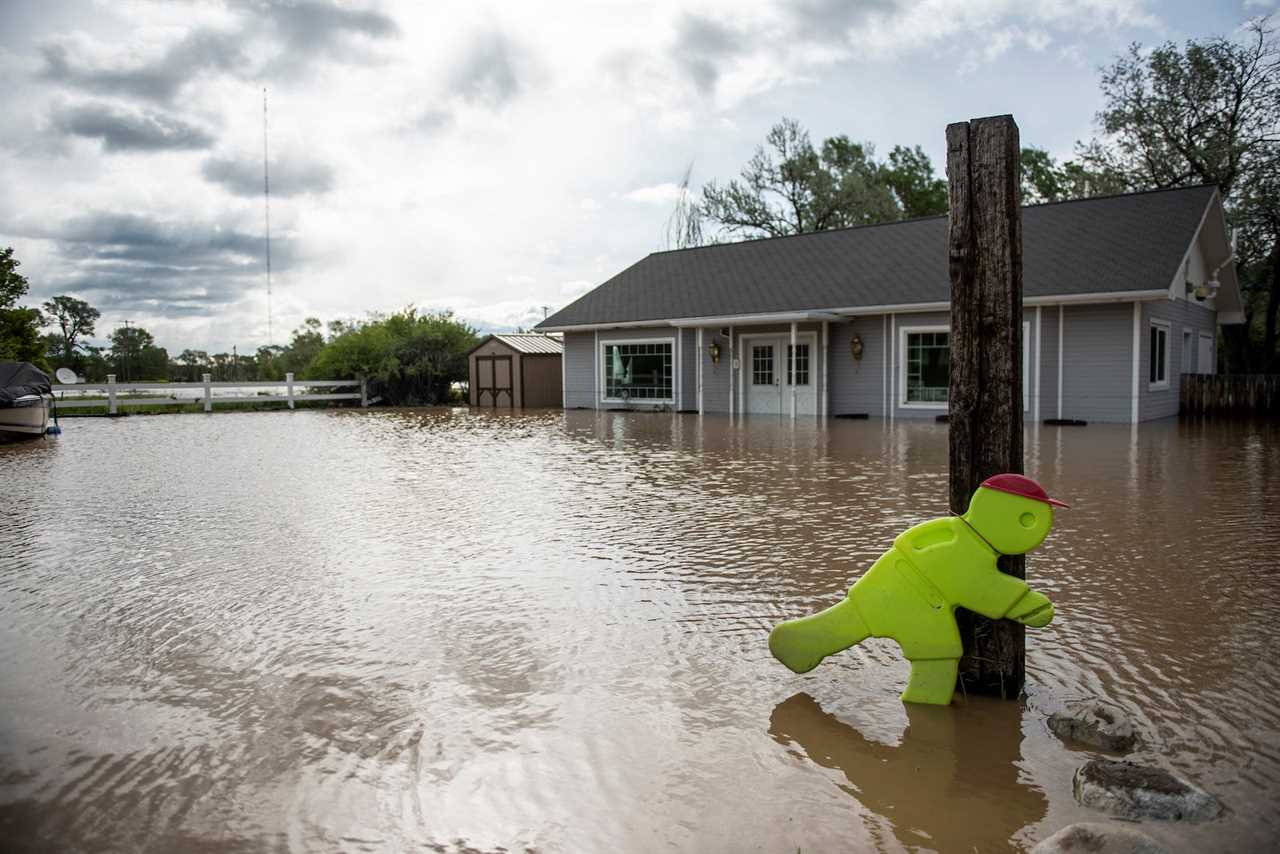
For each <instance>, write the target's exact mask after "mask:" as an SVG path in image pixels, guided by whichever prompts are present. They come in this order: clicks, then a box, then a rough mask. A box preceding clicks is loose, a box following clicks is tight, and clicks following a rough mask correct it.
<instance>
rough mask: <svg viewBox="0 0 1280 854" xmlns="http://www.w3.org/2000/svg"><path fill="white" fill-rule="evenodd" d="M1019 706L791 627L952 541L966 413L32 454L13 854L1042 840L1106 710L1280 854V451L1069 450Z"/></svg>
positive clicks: (17, 507) (14, 722)
mask: <svg viewBox="0 0 1280 854" xmlns="http://www.w3.org/2000/svg"><path fill="white" fill-rule="evenodd" d="M1027 457H1028V465H1027V470H1028V473H1029V474H1032V475H1033V476H1036V477H1037V478H1039V479H1040V480H1041V481H1042V482H1043V483H1044V485H1045V486H1046V487H1047V488H1048V489H1049V490H1050V492H1051V493H1052V494H1054V495H1057V496H1059V497H1062V498H1064V499H1066V500H1067V501H1070V502H1071V503H1072V504H1073V505H1074V506H1073V509H1071V510H1066V511H1060V512H1059V513H1058V515H1057V527H1056V529H1055V531H1054V533H1053V534H1051V536H1050V539H1049V540H1048V541H1047V542H1046V543H1045V545H1044V546H1043V547H1042V548H1041V549H1040V550H1039V551H1037V552H1036V553H1034V554H1033V555H1032V557H1031V559H1030V560H1029V562H1028V577H1029V579H1030V580H1031V582H1032V584H1033V585H1034V586H1036V587H1038V588H1039V589H1041V590H1043V591H1044V592H1046V593H1047V594H1048V595H1049V596H1050V597H1051V598H1052V599H1053V601H1054V603H1055V605H1056V607H1057V618H1056V619H1055V621H1054V622H1053V623H1052V624H1051V625H1050V626H1049V627H1047V628H1045V629H1041V630H1028V645H1029V651H1028V689H1027V690H1028V698H1027V700H1026V702H1025V703H1015V702H1000V701H993V700H982V699H970V700H969V701H968V702H957V704H955V705H954V706H952V707H950V708H941V709H939V708H915V707H912V708H906V707H904V706H903V704H902V703H901V702H900V701H899V700H898V696H897V695H898V693H899V692H900V691H901V690H902V688H903V686H904V684H905V680H906V673H907V669H906V665H905V663H904V662H902V661H901V660H900V659H899V658H898V656H897V654H896V647H895V646H894V645H893V644H892V643H890V642H885V641H873V642H870V643H868V644H865V645H863V646H862V647H859V648H856V649H854V650H850V651H848V652H845V653H842V654H840V655H839V656H836V657H835V658H833V659H829V660H828V661H827V662H826V663H824V664H823V665H822V666H821V667H819V668H818V669H817V670H815V671H813V672H812V673H810V674H807V675H804V676H796V675H794V674H792V673H790V672H789V671H787V670H786V669H785V668H783V667H782V666H781V665H780V664H777V663H776V662H774V661H773V659H772V658H771V657H770V656H769V653H768V650H767V647H766V635H767V632H768V630H769V628H770V626H771V625H773V624H774V623H775V622H777V621H779V620H782V619H784V618H788V617H794V616H799V615H802V614H806V613H809V612H811V611H813V610H815V609H818V608H821V607H824V606H826V605H828V604H832V603H834V602H835V601H837V600H838V598H839V597H840V596H842V595H843V591H844V590H845V589H847V587H848V586H849V584H850V583H851V581H852V580H853V579H854V578H856V577H857V576H858V574H859V573H861V572H862V571H863V570H865V569H866V567H868V566H869V565H870V564H871V562H872V561H873V560H874V559H875V557H876V556H877V555H878V554H879V553H880V552H881V550H882V549H884V548H885V547H886V545H887V544H888V543H889V542H890V540H891V539H892V537H893V536H894V535H895V534H896V533H898V532H899V531H900V530H902V529H903V528H905V527H906V526H908V525H910V524H912V523H914V522H917V521H920V520H923V519H926V518H929V517H931V516H936V515H940V514H943V513H944V512H945V509H946V507H945V503H946V498H945V496H946V483H945V478H946V471H945V470H946V433H945V427H942V426H939V425H936V424H933V423H923V424H915V423H910V424H908V423H903V422H898V423H896V424H893V425H885V424H883V423H880V422H876V421H870V422H855V421H831V422H827V423H826V424H822V425H815V424H814V423H812V422H808V421H801V422H799V423H798V424H797V425H796V426H794V427H793V426H792V425H791V424H790V423H788V422H787V421H785V420H784V421H777V420H774V419H765V420H748V421H746V422H740V423H738V424H730V423H729V422H728V421H727V420H726V419H724V418H718V417H717V418H712V417H707V418H704V419H701V420H699V419H698V418H697V417H696V416H688V415H684V416H673V415H645V414H629V413H600V414H597V413H593V412H569V413H560V412H543V413H533V414H528V415H501V414H488V413H469V412H467V411H465V410H424V411H395V410H388V411H367V412H359V411H306V412H293V413H246V414H234V413H224V414H214V415H212V416H203V415H176V416H153V417H131V418H126V419H117V420H108V419H77V420H69V421H67V422H66V423H65V433H64V435H63V436H61V437H60V438H58V439H56V440H49V441H47V442H46V441H41V440H37V441H36V442H33V443H26V444H23V445H19V446H4V447H0V502H2V504H3V518H0V632H2V633H3V634H2V637H3V643H2V644H0V849H4V850H11V851H52V850H59V851H157V852H159V851H178V850H184V851H335V850H346V851H365V850H367V851H406V850H436V851H468V852H470V851H497V850H505V851H524V850H536V851H546V852H555V851H563V852H604V851H626V852H648V851H656V850H673V851H713V852H719V851H723V852H738V851H768V852H793V851H797V850H799V851H803V852H813V851H819V852H822V851H832V852H835V851H860V850H877V849H878V850H886V851H900V850H903V849H910V850H918V849H935V850H939V851H946V852H951V851H969V850H979V851H1000V850H1008V849H1013V850H1017V849H1023V848H1026V847H1029V846H1031V845H1033V844H1034V843H1035V842H1036V841H1037V840H1039V839H1041V838H1043V837H1045V836H1047V835H1049V834H1050V833H1052V832H1053V831H1055V830H1057V829H1059V828H1061V827H1063V826H1064V825H1066V824H1068V823H1070V822H1073V821H1078V820H1089V819H1093V820H1098V819H1100V818H1101V816H1100V815H1098V814H1097V813H1093V812H1091V811H1090V810H1087V809H1084V808H1082V807H1080V806H1078V805H1077V804H1076V803H1075V802H1074V801H1073V799H1072V794H1071V775H1072V772H1073V771H1074V769H1075V768H1076V767H1077V766H1078V765H1079V764H1081V763H1082V762H1083V761H1084V760H1085V759H1087V758H1088V757H1089V756H1090V755H1092V754H1090V753H1088V752H1086V751H1080V750H1075V749H1072V748H1069V747H1067V746H1064V745H1063V744H1062V743H1061V742H1060V741H1058V739H1057V738H1056V737H1054V736H1053V735H1052V734H1050V733H1049V731H1048V729H1047V728H1046V725H1045V715H1046V713H1047V712H1048V711H1051V710H1052V709H1054V708H1056V707H1058V706H1059V705H1060V704H1061V703H1063V702H1065V701H1068V700H1070V699H1073V698H1078V697H1085V696H1103V697H1106V698H1108V699H1109V700H1111V701H1112V702H1114V703H1116V704H1118V705H1119V706H1121V707H1123V708H1124V709H1125V710H1126V711H1127V712H1128V713H1129V714H1130V715H1131V716H1132V717H1133V718H1134V720H1135V721H1136V722H1137V724H1138V727H1139V729H1140V731H1141V734H1142V737H1143V739H1144V742H1145V744H1144V747H1143V749H1142V751H1141V753H1140V754H1139V757H1140V758H1142V759H1143V760H1145V761H1150V762H1155V763H1157V764H1160V765H1163V766H1166V767H1168V768H1171V769H1173V770H1174V771H1176V772H1178V773H1180V774H1183V775H1184V776H1186V777H1188V778H1190V779H1191V780H1193V781H1194V782H1197V783H1199V784H1200V785H1202V786H1204V787H1206V788H1208V789H1209V790H1211V791H1213V792H1214V793H1215V794H1217V795H1218V796H1219V797H1220V798H1221V799H1222V801H1223V802H1224V804H1225V805H1226V808H1227V812H1226V814H1225V815H1224V816H1223V817H1222V818H1220V819H1218V820H1216V821H1213V822H1210V823H1208V824H1202V825H1186V824H1165V825H1162V824H1157V823H1145V824H1144V825H1143V829H1144V830H1146V831H1147V832H1149V833H1151V834H1152V835H1155V836H1157V837H1158V838H1160V839H1161V840H1162V841H1164V842H1166V844H1169V845H1170V846H1172V847H1174V848H1175V850H1188V851H1206V850H1208V851H1212V850H1221V851H1248V850H1274V849H1271V845H1272V843H1273V842H1274V840H1275V839H1276V838H1277V836H1278V835H1280V804H1278V802H1277V792H1280V574H1278V573H1277V557H1276V555H1277V550H1278V548H1280V427H1277V425H1267V424H1248V423H1242V422H1216V423H1210V422H1181V423H1180V422H1178V421H1176V420H1170V421H1165V422H1160V423H1155V424H1147V425H1143V426H1142V427H1141V428H1140V429H1139V430H1137V431H1136V432H1135V431H1133V430H1131V429H1130V428H1129V427H1127V426H1119V427H1118V426H1106V425H1091V426H1089V427H1085V428H1078V427H1076V428H1039V429H1038V430H1035V429H1033V430H1031V431H1029V432H1028V436H1027Z"/></svg>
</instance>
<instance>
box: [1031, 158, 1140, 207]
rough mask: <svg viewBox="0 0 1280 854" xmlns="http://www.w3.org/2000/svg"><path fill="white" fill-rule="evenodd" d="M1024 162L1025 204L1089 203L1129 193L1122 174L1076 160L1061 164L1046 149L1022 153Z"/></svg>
mask: <svg viewBox="0 0 1280 854" xmlns="http://www.w3.org/2000/svg"><path fill="white" fill-rule="evenodd" d="M1021 162H1022V202H1023V204H1028V205H1033V204H1038V203H1042V202H1064V201H1068V200H1070V199H1087V198H1090V197H1092V196H1106V195H1111V194H1114V193H1123V192H1125V191H1126V190H1127V189H1128V182H1127V181H1126V179H1125V177H1124V175H1123V174H1121V173H1119V172H1115V171H1113V170H1111V169H1103V170H1095V169H1090V168H1089V167H1088V166H1085V165H1084V164H1083V163H1081V162H1078V161H1075V160H1067V161H1064V162H1063V163H1062V164H1059V163H1058V162H1057V161H1056V160H1054V159H1053V157H1051V156H1050V155H1049V152H1047V151H1045V150H1044V149H1042V148H1034V147H1033V148H1024V149H1022V153H1021Z"/></svg>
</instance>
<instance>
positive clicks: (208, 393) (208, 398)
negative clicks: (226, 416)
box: [200, 374, 213, 412]
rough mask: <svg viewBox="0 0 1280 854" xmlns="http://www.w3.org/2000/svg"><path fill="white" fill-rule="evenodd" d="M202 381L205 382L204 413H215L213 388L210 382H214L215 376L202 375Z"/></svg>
mask: <svg viewBox="0 0 1280 854" xmlns="http://www.w3.org/2000/svg"><path fill="white" fill-rule="evenodd" d="M200 379H201V380H202V381H203V382H204V411H205V412H212V411H213V387H212V386H211V385H210V382H212V380H213V374H201V375H200Z"/></svg>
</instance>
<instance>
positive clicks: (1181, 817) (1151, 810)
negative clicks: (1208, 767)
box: [1073, 759, 1222, 821]
mask: <svg viewBox="0 0 1280 854" xmlns="http://www.w3.org/2000/svg"><path fill="white" fill-rule="evenodd" d="M1073 788H1074V789H1075V796H1076V800H1077V801H1079V802H1080V803H1082V804H1084V805H1085V806H1087V807H1093V808H1095V809H1100V810H1104V811H1105V812H1108V813H1111V814H1112V815H1117V816H1120V817H1122V818H1159V819H1169V820H1174V821H1207V820H1208V819H1211V818H1215V817H1217V815H1218V813H1219V812H1221V811H1222V806H1221V804H1219V803H1218V799H1217V798H1215V797H1214V796H1213V795H1211V794H1209V793H1208V792H1206V791H1204V790H1203V789H1200V788H1198V787H1196V786H1193V785H1191V784H1190V783H1188V782H1187V781H1186V780H1183V779H1181V778H1179V777H1175V776H1174V775H1173V774H1170V773H1169V772H1168V771H1165V770H1164V769H1163V768H1155V767H1152V766H1150V765H1137V764H1134V763H1133V762H1118V761H1115V760H1112V759H1090V760H1089V761H1088V762H1086V763H1085V764H1083V765H1081V766H1080V768H1079V769H1078V770H1077V771H1076V776H1075V780H1074V787H1073Z"/></svg>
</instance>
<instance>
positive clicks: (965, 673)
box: [947, 116, 1026, 698]
mask: <svg viewBox="0 0 1280 854" xmlns="http://www.w3.org/2000/svg"><path fill="white" fill-rule="evenodd" d="M1019 183H1020V172H1019V147H1018V126H1017V124H1015V123H1014V121H1013V116H991V117H989V118H983V119H973V120H971V121H968V122H957V123H955V124H951V125H948V126H947V190H948V198H949V202H950V217H951V219H950V227H949V229H948V232H947V243H948V250H949V259H950V270H951V342H950V343H951V379H950V419H949V426H950V480H951V510H952V512H954V513H963V512H964V511H965V510H966V509H967V508H968V506H969V497H970V496H971V495H972V494H973V491H974V490H975V489H977V488H978V485H979V484H980V483H982V481H983V480H985V479H986V478H988V477H990V476H991V475H994V474H999V473H1000V472H1016V473H1019V474H1021V473H1022V358H1021V354H1022V217H1021V211H1020V210H1019ZM999 566H1000V569H1001V571H1003V572H1007V573H1009V574H1010V575H1014V576H1017V577H1018V578H1025V577H1026V564H1025V559H1024V558H1023V557H1021V556H1016V557H1013V556H1003V557H1001V558H1000V561H999ZM957 622H958V623H959V625H960V636H961V640H962V641H963V643H964V657H963V658H961V660H960V681H961V683H962V685H963V687H964V690H966V691H974V692H977V693H984V694H998V695H1000V696H1002V697H1006V698H1014V697H1017V696H1018V694H1019V693H1020V692H1021V690H1022V682H1023V678H1024V674H1025V670H1024V663H1025V662H1024V658H1025V652H1026V640H1025V633H1024V627H1023V626H1022V625H1021V624H1020V623H1016V622H1014V621H1012V620H988V619H986V618H984V617H980V616H978V615H977V614H974V613H972V612H969V611H964V610H961V611H960V612H958V613H957Z"/></svg>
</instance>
